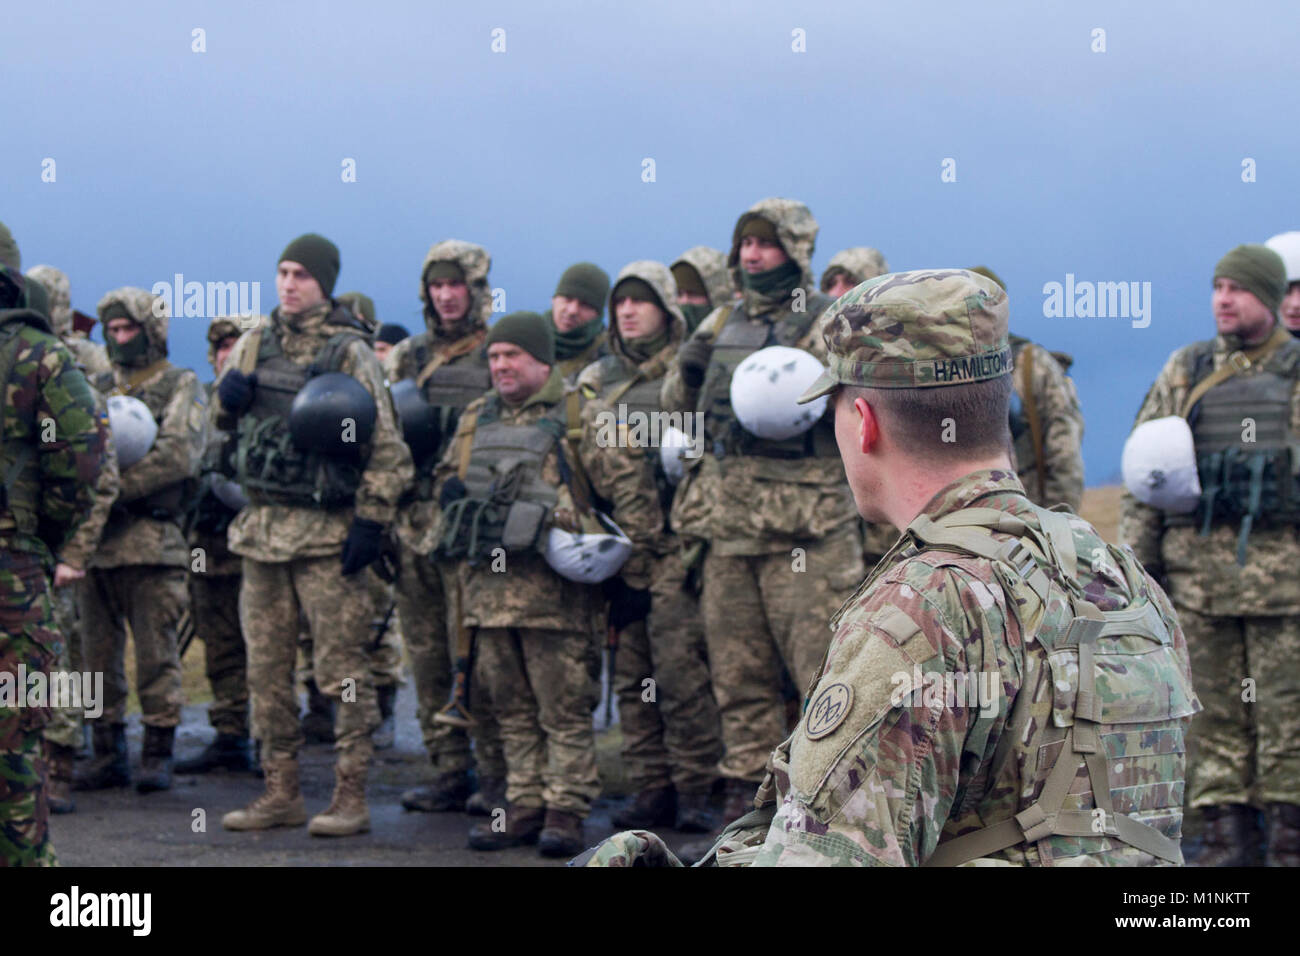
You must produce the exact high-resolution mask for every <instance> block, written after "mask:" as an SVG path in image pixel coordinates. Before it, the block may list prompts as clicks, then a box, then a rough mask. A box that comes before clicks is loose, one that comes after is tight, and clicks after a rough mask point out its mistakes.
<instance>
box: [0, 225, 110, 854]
mask: <svg viewBox="0 0 1300 956" xmlns="http://www.w3.org/2000/svg"><path fill="white" fill-rule="evenodd" d="M19 265H20V263H19V260H18V247H17V244H16V243H14V242H13V238H12V236H11V235H10V233H9V230H8V229H7V228H5V226H4V224H3V223H0V385H2V386H3V388H0V436H2V437H3V440H2V441H0V459H3V461H2V462H0V471H3V473H4V476H5V477H4V485H5V487H4V499H3V504H2V505H0V568H3V573H0V591H2V592H3V596H4V598H3V603H2V604H0V682H2V683H5V684H8V686H9V689H10V694H8V695H5V696H6V697H8V698H9V699H8V700H7V701H0V767H3V768H4V770H3V772H2V773H0V866H30V865H46V866H49V865H54V864H55V863H56V857H55V853H54V847H53V846H52V845H51V843H50V839H49V805H48V803H47V799H46V787H47V767H46V759H45V754H44V748H45V744H44V743H43V739H42V738H43V728H44V725H45V723H46V721H47V719H48V717H49V708H48V707H47V706H45V701H44V700H42V701H40V702H37V701H35V700H29V699H28V698H27V695H28V691H29V688H30V687H31V685H32V682H31V680H30V678H31V675H36V674H48V672H49V671H50V670H51V669H52V668H54V667H56V665H57V662H58V661H59V659H60V656H61V654H63V650H62V647H61V644H62V640H61V638H60V635H59V632H58V631H57V629H56V625H55V620H54V612H53V608H52V606H51V603H50V597H49V583H50V582H49V579H48V578H47V571H48V568H49V567H50V566H51V565H53V564H54V557H53V555H54V554H55V553H58V551H59V550H60V548H61V546H62V545H64V544H65V543H66V541H67V537H68V532H69V531H70V530H72V528H73V527H74V526H75V525H76V523H77V522H78V520H79V519H81V518H82V516H83V515H85V513H86V510H87V509H88V508H89V506H90V504H91V495H92V489H93V487H94V484H95V481H96V477H97V473H98V471H99V469H100V465H101V462H102V460H103V456H104V447H105V440H106V434H105V429H104V425H103V423H102V418H101V416H99V415H98V414H96V412H95V402H94V397H93V396H92V395H91V392H90V389H89V388H88V387H87V384H86V379H85V376H84V375H83V374H82V373H81V371H80V370H79V369H78V368H77V366H76V364H75V363H74V362H73V360H72V356H71V355H69V354H68V351H67V349H65V348H64V347H63V346H62V345H61V344H60V342H59V340H58V338H57V337H56V336H55V335H54V334H53V330H52V328H51V326H50V324H49V320H48V318H47V313H48V308H49V306H48V301H47V297H46V294H45V289H44V288H43V287H42V286H41V284H40V283H39V282H36V281H34V280H24V279H23V277H22V274H21V273H20V271H19ZM41 696H42V697H44V695H43V694H42V695H41ZM28 704H31V705H32V706H28Z"/></svg>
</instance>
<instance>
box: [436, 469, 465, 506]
mask: <svg viewBox="0 0 1300 956" xmlns="http://www.w3.org/2000/svg"><path fill="white" fill-rule="evenodd" d="M467 494H469V489H468V488H466V487H465V482H463V481H461V480H460V475H452V476H451V477H450V478H448V479H447V480H446V481H444V482H443V483H442V491H440V492H438V507H439V508H442V509H443V510H444V511H445V510H446V509H447V505H449V504H451V503H452V502H453V501H459V500H460V499H461V498H464V497H465V496H466V495H467Z"/></svg>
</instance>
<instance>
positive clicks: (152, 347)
mask: <svg viewBox="0 0 1300 956" xmlns="http://www.w3.org/2000/svg"><path fill="white" fill-rule="evenodd" d="M114 302H117V303H120V304H121V305H122V306H123V307H124V308H125V309H126V311H127V314H128V315H130V316H131V318H133V319H135V320H136V321H137V322H139V323H140V325H141V327H142V328H143V329H144V337H145V340H146V341H148V343H149V350H148V352H147V353H146V354H145V364H150V363H153V362H157V361H158V360H159V359H164V358H166V357H167V326H168V315H167V302H166V300H164V299H163V297H162V296H158V295H154V294H153V293H152V292H148V291H146V290H144V289H136V288H133V287H131V286H124V287H123V288H121V289H114V290H113V291H112V292H109V293H107V294H105V296H104V297H103V298H102V299H100V300H99V305H97V306H96V307H95V310H96V312H97V314H98V316H99V321H100V323H101V324H102V325H104V337H105V338H107V337H108V326H107V324H105V323H104V312H105V311H106V310H107V309H108V307H109V306H111V305H112V304H113V303H114ZM155 303H156V308H155ZM114 364H116V363H114Z"/></svg>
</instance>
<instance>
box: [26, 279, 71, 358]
mask: <svg viewBox="0 0 1300 956" xmlns="http://www.w3.org/2000/svg"><path fill="white" fill-rule="evenodd" d="M27 277H28V278H29V279H35V280H36V281H37V282H39V283H40V284H41V285H43V286H45V291H46V292H48V293H49V294H50V325H52V326H53V327H54V334H55V335H57V336H58V337H59V338H61V339H63V341H65V342H66V341H67V340H68V339H70V338H72V286H71V285H70V284H69V283H68V277H67V275H65V274H64V273H63V272H61V271H60V270H58V269H56V268H54V266H32V267H31V268H30V269H28V270H27Z"/></svg>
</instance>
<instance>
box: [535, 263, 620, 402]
mask: <svg viewBox="0 0 1300 956" xmlns="http://www.w3.org/2000/svg"><path fill="white" fill-rule="evenodd" d="M608 295H609V274H608V273H607V272H606V271H605V270H604V269H602V268H601V267H600V266H598V265H595V264H594V263H591V262H579V263H577V264H575V265H571V266H569V268H567V269H565V270H564V275H562V276H560V281H559V283H557V284H556V286H555V294H554V295H552V296H551V308H550V309H549V310H548V311H547V313H546V317H547V318H548V319H549V320H550V321H551V324H552V326H553V327H554V329H555V357H556V363H555V367H556V368H558V369H559V370H560V377H561V378H566V379H567V378H569V377H571V376H573V375H576V374H578V373H579V372H581V371H582V370H583V369H584V368H586V367H587V366H588V365H590V364H591V363H592V362H594V361H596V359H598V358H601V357H602V356H605V355H608V354H609V345H608V342H609V338H608V332H606V330H605V326H604V325H603V324H602V323H601V321H600V317H601V315H602V314H603V313H604V311H605V298H606V297H607V296H608Z"/></svg>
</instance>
